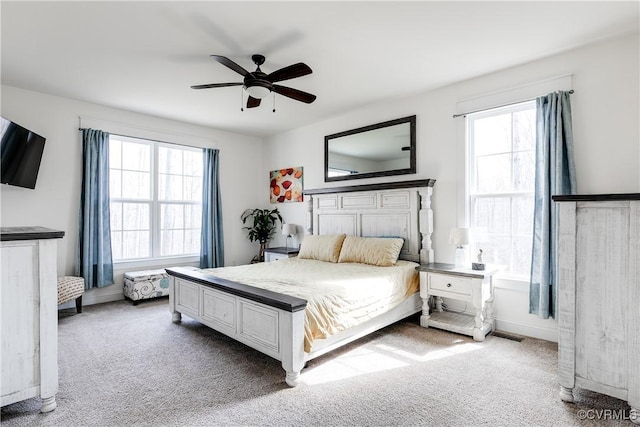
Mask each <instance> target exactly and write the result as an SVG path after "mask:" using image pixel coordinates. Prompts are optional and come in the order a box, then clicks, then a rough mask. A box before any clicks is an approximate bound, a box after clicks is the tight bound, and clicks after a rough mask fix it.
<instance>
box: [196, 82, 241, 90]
mask: <svg viewBox="0 0 640 427" xmlns="http://www.w3.org/2000/svg"><path fill="white" fill-rule="evenodd" d="M242 85H243V83H210V84H208V85H194V86H191V89H211V88H213V87H227V86H242Z"/></svg>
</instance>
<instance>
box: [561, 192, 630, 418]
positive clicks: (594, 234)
mask: <svg viewBox="0 0 640 427" xmlns="http://www.w3.org/2000/svg"><path fill="white" fill-rule="evenodd" d="M553 200H554V201H556V202H558V204H559V210H560V229H559V240H558V267H559V268H558V271H559V277H558V358H559V360H558V373H559V377H560V396H561V398H562V399H563V400H565V401H568V402H572V401H573V392H572V390H573V388H574V387H580V388H584V389H588V390H592V391H596V392H599V393H603V394H607V395H609V396H614V397H617V398H619V399H622V400H626V401H627V402H628V403H629V406H631V411H630V414H629V418H630V419H631V421H633V422H634V423H635V424H640V194H612V195H597V196H555V197H554V198H553Z"/></svg>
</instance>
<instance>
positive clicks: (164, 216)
mask: <svg viewBox="0 0 640 427" xmlns="http://www.w3.org/2000/svg"><path fill="white" fill-rule="evenodd" d="M109 187H110V197H111V203H110V206H111V246H112V252H113V260H114V261H115V262H117V261H126V260H133V259H136V260H138V259H150V258H159V257H170V256H183V255H198V254H199V252H200V228H201V222H202V221H201V211H202V208H201V203H202V202H201V198H202V151H201V150H199V149H195V148H190V147H183V146H179V145H171V144H163V143H160V142H156V141H149V140H144V139H136V138H129V137H122V136H117V135H111V136H110V137H109Z"/></svg>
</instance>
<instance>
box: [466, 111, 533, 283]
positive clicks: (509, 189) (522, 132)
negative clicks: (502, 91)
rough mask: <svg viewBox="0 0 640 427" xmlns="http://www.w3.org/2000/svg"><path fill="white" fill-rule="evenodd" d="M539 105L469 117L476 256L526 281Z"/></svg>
mask: <svg viewBox="0 0 640 427" xmlns="http://www.w3.org/2000/svg"><path fill="white" fill-rule="evenodd" d="M535 139H536V110H535V102H534V101H531V102H524V103H520V104H515V105H511V106H508V107H502V108H496V109H492V110H486V111H482V112H479V113H474V114H469V115H467V143H468V145H467V146H468V150H469V156H468V158H469V213H470V227H471V230H472V232H473V246H472V248H471V250H472V257H473V258H474V259H475V254H477V253H478V251H479V250H480V249H482V250H483V254H484V257H483V260H484V261H485V262H490V263H495V264H501V265H503V266H504V267H505V272H506V273H509V274H510V275H512V276H515V277H520V278H525V277H526V276H528V275H529V274H530V270H531V250H532V235H533V206H534V202H533V200H534V199H533V194H534V189H535V173H534V172H535Z"/></svg>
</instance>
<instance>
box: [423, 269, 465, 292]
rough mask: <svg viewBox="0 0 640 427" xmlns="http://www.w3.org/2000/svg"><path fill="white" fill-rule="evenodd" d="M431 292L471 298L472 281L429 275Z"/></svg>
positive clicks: (443, 275)
mask: <svg viewBox="0 0 640 427" xmlns="http://www.w3.org/2000/svg"><path fill="white" fill-rule="evenodd" d="M428 280H429V290H434V291H444V292H447V293H452V294H456V295H468V296H471V280H472V279H469V278H464V277H454V276H448V275H445V274H434V273H429V279H428Z"/></svg>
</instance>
